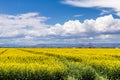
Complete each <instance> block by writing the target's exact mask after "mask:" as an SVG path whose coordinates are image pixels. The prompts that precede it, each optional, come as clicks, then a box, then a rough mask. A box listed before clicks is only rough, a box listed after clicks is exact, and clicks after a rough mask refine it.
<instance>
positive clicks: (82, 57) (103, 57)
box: [0, 48, 120, 80]
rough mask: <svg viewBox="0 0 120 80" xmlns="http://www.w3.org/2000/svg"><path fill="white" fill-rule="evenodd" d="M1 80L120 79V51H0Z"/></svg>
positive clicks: (10, 49) (13, 49)
mask: <svg viewBox="0 0 120 80" xmlns="http://www.w3.org/2000/svg"><path fill="white" fill-rule="evenodd" d="M0 80H120V49H114V48H113V49H112V48H0Z"/></svg>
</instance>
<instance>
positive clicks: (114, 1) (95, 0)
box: [62, 0, 120, 16]
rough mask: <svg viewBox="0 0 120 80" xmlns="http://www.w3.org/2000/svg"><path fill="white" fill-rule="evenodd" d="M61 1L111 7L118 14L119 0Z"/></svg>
mask: <svg viewBox="0 0 120 80" xmlns="http://www.w3.org/2000/svg"><path fill="white" fill-rule="evenodd" d="M62 3H64V4H69V5H72V6H76V7H86V8H92V7H96V8H108V9H113V10H114V11H115V12H116V13H117V15H118V16H120V5H119V3H120V0H64V1H63V2H62Z"/></svg>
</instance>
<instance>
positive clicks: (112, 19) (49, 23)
mask: <svg viewBox="0 0 120 80" xmlns="http://www.w3.org/2000/svg"><path fill="white" fill-rule="evenodd" d="M119 3H120V1H119V0H103V1H101V0H52V1H51V0H0V44H1V45H6V44H18V45H23V44H24V45H36V44H52V43H56V44H59V43H62V44H64V43H73V44H74V43H75V44H78V43H89V42H95V43H99V42H101V43H103V42H105V43H108V42H110V43H112V42H114V43H119V40H120V38H119V36H120V34H119V33H120V27H119V25H120V19H119V17H120V6H119Z"/></svg>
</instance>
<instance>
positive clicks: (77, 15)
mask: <svg viewBox="0 0 120 80" xmlns="http://www.w3.org/2000/svg"><path fill="white" fill-rule="evenodd" d="M81 16H83V15H81V14H76V15H74V16H73V17H81Z"/></svg>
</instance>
